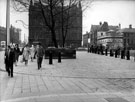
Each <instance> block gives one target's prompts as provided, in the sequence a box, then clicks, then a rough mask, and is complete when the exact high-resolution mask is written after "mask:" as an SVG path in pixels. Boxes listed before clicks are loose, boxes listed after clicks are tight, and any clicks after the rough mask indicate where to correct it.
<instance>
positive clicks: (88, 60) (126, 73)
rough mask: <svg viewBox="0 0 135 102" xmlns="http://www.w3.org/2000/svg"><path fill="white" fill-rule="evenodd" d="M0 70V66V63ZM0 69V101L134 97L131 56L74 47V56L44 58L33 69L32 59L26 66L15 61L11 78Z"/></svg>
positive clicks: (123, 101) (127, 101) (123, 100)
mask: <svg viewBox="0 0 135 102" xmlns="http://www.w3.org/2000/svg"><path fill="white" fill-rule="evenodd" d="M1 58H2V57H1ZM1 62H3V60H1ZM95 63H96V64H95ZM1 66H3V63H1ZM1 70H4V68H3V67H1ZM0 73H1V89H2V90H1V91H2V92H1V102H24V101H25V102H31V101H33V102H68V101H72V102H88V101H89V102H134V100H135V97H134V95H135V94H134V90H135V62H134V59H131V60H130V61H129V60H125V59H120V58H114V57H110V56H103V55H97V54H92V53H87V51H80V52H79V51H78V52H77V58H76V59H71V60H69V59H63V60H62V61H61V63H58V60H57V59H54V60H53V64H52V65H49V60H48V59H44V60H43V65H42V68H41V69H40V70H38V69H37V65H36V59H35V60H34V61H33V62H31V61H30V60H29V62H28V65H27V66H25V65H24V63H21V62H18V66H16V67H14V78H10V77H9V76H8V74H7V73H6V72H4V71H1V72H0ZM3 82H4V83H3ZM65 98H66V99H67V100H66V99H65ZM109 100H112V101H109ZM116 100H119V101H116Z"/></svg>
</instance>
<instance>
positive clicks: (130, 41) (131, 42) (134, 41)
mask: <svg viewBox="0 0 135 102" xmlns="http://www.w3.org/2000/svg"><path fill="white" fill-rule="evenodd" d="M124 43H128V44H135V39H124Z"/></svg>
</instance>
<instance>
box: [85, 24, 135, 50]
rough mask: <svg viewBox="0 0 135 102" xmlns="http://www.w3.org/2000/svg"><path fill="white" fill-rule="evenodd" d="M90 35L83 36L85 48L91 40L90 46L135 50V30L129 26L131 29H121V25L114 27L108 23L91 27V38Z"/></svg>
mask: <svg viewBox="0 0 135 102" xmlns="http://www.w3.org/2000/svg"><path fill="white" fill-rule="evenodd" d="M88 35H89V34H84V35H83V46H86V45H87V44H88V38H90V45H96V46H98V45H103V46H108V47H109V48H113V49H116V48H117V47H120V48H130V49H135V28H132V25H129V28H123V29H121V25H120V24H119V25H118V26H117V25H116V26H112V25H108V23H107V22H104V23H103V24H102V23H101V22H100V23H99V25H91V30H90V36H88Z"/></svg>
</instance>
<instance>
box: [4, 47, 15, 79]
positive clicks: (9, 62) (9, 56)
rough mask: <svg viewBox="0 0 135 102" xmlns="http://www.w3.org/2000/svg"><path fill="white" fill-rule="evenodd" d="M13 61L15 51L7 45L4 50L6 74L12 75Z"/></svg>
mask: <svg viewBox="0 0 135 102" xmlns="http://www.w3.org/2000/svg"><path fill="white" fill-rule="evenodd" d="M14 62H15V53H14V49H12V48H11V47H10V46H7V48H6V50H5V67H6V71H7V72H8V76H11V77H13V65H14Z"/></svg>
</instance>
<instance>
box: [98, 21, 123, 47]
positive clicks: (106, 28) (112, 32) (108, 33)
mask: <svg viewBox="0 0 135 102" xmlns="http://www.w3.org/2000/svg"><path fill="white" fill-rule="evenodd" d="M119 29H120V27H119V26H110V25H108V23H107V22H104V23H103V24H102V25H101V27H100V29H99V30H98V32H97V45H100V44H101V45H103V46H108V47H109V48H114V49H116V48H117V47H123V35H122V34H118V33H117V31H118V30H119Z"/></svg>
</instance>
